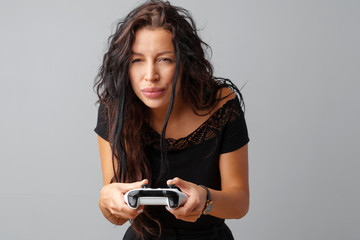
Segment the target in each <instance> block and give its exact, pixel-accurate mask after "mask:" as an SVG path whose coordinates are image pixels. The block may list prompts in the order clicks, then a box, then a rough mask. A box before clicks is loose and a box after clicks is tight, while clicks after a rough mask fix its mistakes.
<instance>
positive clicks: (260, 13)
mask: <svg viewBox="0 0 360 240" xmlns="http://www.w3.org/2000/svg"><path fill="white" fill-rule="evenodd" d="M171 2H172V3H173V4H175V5H180V6H182V7H185V8H187V9H188V10H189V11H190V12H191V13H192V14H193V16H194V18H195V20H196V23H197V25H198V28H199V29H200V35H201V36H202V37H203V39H204V40H205V41H206V42H207V43H208V44H209V45H210V46H211V47H212V49H213V55H212V58H211V61H212V63H213V64H214V68H215V74H216V76H221V77H227V78H230V79H232V80H233V81H234V82H235V83H236V84H237V85H238V86H239V87H242V86H243V85H244V84H245V83H246V85H245V86H244V87H243V89H242V93H243V95H244V99H245V103H246V113H245V117H246V120H247V124H248V128H249V134H250V144H249V164H250V187H251V204H250V211H249V213H248V214H247V215H246V216H245V217H244V218H243V219H240V220H227V221H226V222H227V223H228V224H229V226H230V228H231V229H232V231H233V233H234V236H235V238H236V239H248V240H259V239H276V240H285V239H286V240H287V239H292V240H297V239H299V240H300V239H349V240H350V239H360V228H359V226H360V222H359V217H360V207H359V203H360V192H359V191H360V185H359V183H360V179H359V177H358V176H359V175H358V172H359V169H360V163H359V160H360V155H359V148H360V144H359V137H360V128H359V123H360V107H359V103H360V96H359V93H358V92H359V90H360V83H359V82H360V81H359V80H360V72H359V69H360V48H359V43H360V27H359V26H360V24H359V23H360V2H359V1H356V0H354V1H350V0H348V1H344V0H338V1H326V0H323V1H320V0H305V1H301V0H298V1H288V0H282V1H281V0H275V1H267V0H263V1H260V0H249V1H235V0H233V1H215V0H213V1H209V0H206V1H205V0H203V1H190V0H188V1H180V0H179V1H171ZM139 3H141V1H130V0H127V1H123V0H117V1H115V0H113V1H85V0H81V1H70V0H62V1H45V0H34V1H26V0H15V1H10V0H7V1H6V0H1V1H0V30H1V32H0V34H1V37H0V79H1V94H0V98H1V99H0V100H1V118H0V119H1V120H0V121H1V122H0V126H1V140H0V141H1V145H0V158H1V168H0V201H1V202H0V239H4V240H5V239H21V240H22V239H54V240H57V239H121V237H122V234H123V233H124V231H125V229H126V227H127V226H128V224H126V225H125V226H121V227H116V226H113V225H112V224H111V223H109V222H107V220H105V218H104V217H103V216H102V214H101V213H100V211H99V209H98V198H99V192H100V189H101V187H102V175H101V167H100V158H99V153H98V146H97V136H96V134H95V133H94V132H93V129H94V127H95V125H96V117H97V106H96V105H95V101H96V100H97V98H96V95H95V93H94V91H93V89H92V86H93V82H94V78H95V76H96V74H97V71H98V69H99V66H100V64H101V61H102V56H103V54H104V51H105V49H106V46H107V38H108V36H109V35H110V34H111V33H112V32H113V31H114V28H115V25H116V22H117V21H118V19H120V18H122V17H124V16H125V14H127V13H128V12H129V11H130V10H131V9H133V8H134V7H135V6H137V5H138V4H139ZM199 171H200V169H199ZM234 204H236V203H234Z"/></svg>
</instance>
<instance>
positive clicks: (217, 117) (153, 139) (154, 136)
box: [146, 97, 242, 151]
mask: <svg viewBox="0 0 360 240" xmlns="http://www.w3.org/2000/svg"><path fill="white" fill-rule="evenodd" d="M241 114H242V109H241V106H240V103H239V99H238V98H237V97H236V98H234V99H231V100H229V101H227V102H226V103H225V104H224V105H223V106H222V107H221V108H219V109H218V110H216V111H215V112H214V113H213V114H212V115H211V116H210V117H209V118H208V119H207V120H206V121H205V122H204V123H202V124H201V125H200V126H199V127H198V128H197V129H196V130H195V131H193V132H192V133H190V134H189V135H188V136H186V137H183V138H180V139H173V138H167V139H165V142H166V144H167V150H168V151H175V150H182V149H185V148H188V147H190V146H194V145H197V144H200V143H203V142H205V141H207V140H210V139H212V138H213V137H215V136H216V135H217V134H219V133H220V132H221V130H222V129H223V127H224V126H225V125H226V124H227V123H228V122H232V121H234V120H235V119H236V118H237V117H239V116H241ZM146 145H152V146H153V147H154V148H156V149H160V135H159V133H157V132H156V131H155V130H153V129H152V128H150V131H149V135H148V136H147V138H146Z"/></svg>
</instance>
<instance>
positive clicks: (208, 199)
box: [199, 185, 213, 215]
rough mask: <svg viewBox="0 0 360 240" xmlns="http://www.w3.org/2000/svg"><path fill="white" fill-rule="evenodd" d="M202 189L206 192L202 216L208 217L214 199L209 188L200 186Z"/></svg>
mask: <svg viewBox="0 0 360 240" xmlns="http://www.w3.org/2000/svg"><path fill="white" fill-rule="evenodd" d="M199 186H200V187H203V188H204V189H205V190H206V203H205V206H204V208H203V210H202V214H203V215H208V213H209V212H210V210H211V208H212V205H213V202H212V198H211V194H210V191H209V189H208V188H207V187H205V186H203V185H199Z"/></svg>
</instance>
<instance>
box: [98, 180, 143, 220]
mask: <svg viewBox="0 0 360 240" xmlns="http://www.w3.org/2000/svg"><path fill="white" fill-rule="evenodd" d="M147 183H148V180H147V179H145V180H142V181H139V182H134V183H111V184H108V185H105V186H104V187H103V188H102V189H101V191H100V199H99V207H100V210H101V212H102V214H103V215H104V217H105V218H106V219H107V220H109V221H110V222H111V223H113V224H116V225H122V224H123V223H125V222H126V221H127V220H129V219H135V218H136V217H137V216H138V215H139V214H140V213H142V211H143V208H144V207H143V206H139V208H138V209H131V208H130V207H129V206H128V205H127V204H126V202H125V200H124V195H125V193H127V192H128V191H130V190H132V189H135V188H140V187H141V185H143V184H147Z"/></svg>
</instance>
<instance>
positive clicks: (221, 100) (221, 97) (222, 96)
mask: <svg viewBox="0 0 360 240" xmlns="http://www.w3.org/2000/svg"><path fill="white" fill-rule="evenodd" d="M235 98H236V93H235V92H234V91H233V90H231V89H230V88H229V87H222V88H220V89H219V90H218V91H217V99H218V100H217V101H216V103H215V106H214V109H213V110H212V112H216V111H217V110H219V109H220V108H222V107H223V106H224V105H225V104H226V103H227V102H229V101H231V100H234V99H235Z"/></svg>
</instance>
